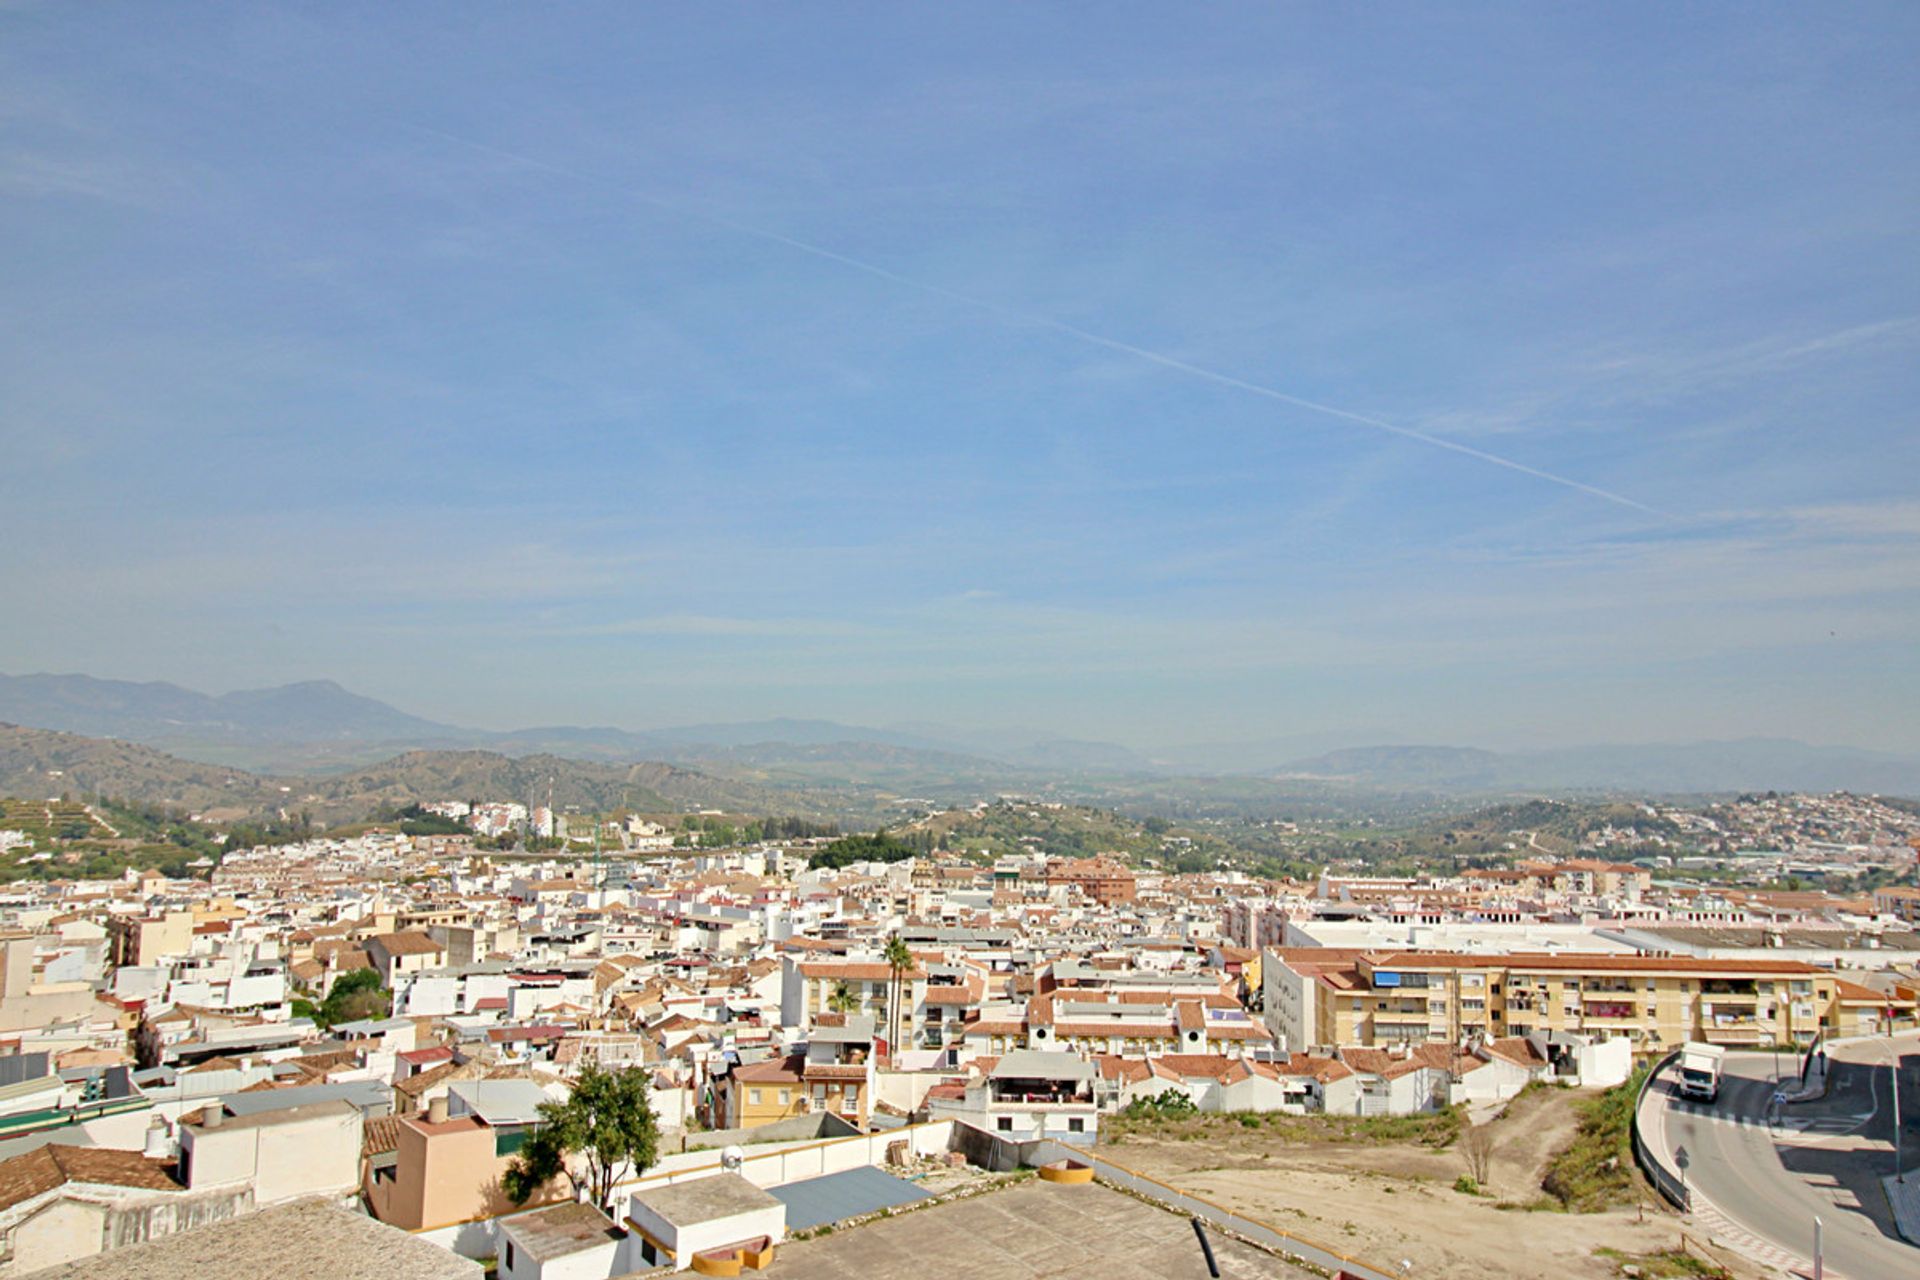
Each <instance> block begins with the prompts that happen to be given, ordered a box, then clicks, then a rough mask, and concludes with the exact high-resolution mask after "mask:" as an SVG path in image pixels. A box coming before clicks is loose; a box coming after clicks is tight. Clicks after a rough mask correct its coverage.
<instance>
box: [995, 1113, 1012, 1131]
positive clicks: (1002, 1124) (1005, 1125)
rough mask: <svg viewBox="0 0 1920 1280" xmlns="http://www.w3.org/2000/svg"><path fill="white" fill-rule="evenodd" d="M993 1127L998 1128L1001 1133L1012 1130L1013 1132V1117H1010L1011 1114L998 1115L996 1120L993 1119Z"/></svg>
mask: <svg viewBox="0 0 1920 1280" xmlns="http://www.w3.org/2000/svg"><path fill="white" fill-rule="evenodd" d="M994 1127H995V1128H997V1129H999V1130H1000V1132H1002V1133H1012V1132H1013V1117H1012V1116H1001V1117H1000V1118H999V1119H998V1120H997V1121H995V1122H994Z"/></svg>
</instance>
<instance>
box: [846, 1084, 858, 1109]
mask: <svg viewBox="0 0 1920 1280" xmlns="http://www.w3.org/2000/svg"><path fill="white" fill-rule="evenodd" d="M859 1105H860V1086H859V1085H857V1084H850V1085H848V1086H847V1106H848V1108H849V1109H851V1108H854V1107H857V1106H859Z"/></svg>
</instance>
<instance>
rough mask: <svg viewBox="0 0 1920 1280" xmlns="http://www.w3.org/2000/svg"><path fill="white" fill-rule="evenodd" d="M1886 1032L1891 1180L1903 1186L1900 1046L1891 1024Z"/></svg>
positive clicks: (1904, 1174) (1904, 1177)
mask: <svg viewBox="0 0 1920 1280" xmlns="http://www.w3.org/2000/svg"><path fill="white" fill-rule="evenodd" d="M1888 1026H1889V1030H1888V1031H1887V1045H1886V1048H1887V1065H1888V1066H1889V1067H1891V1068H1892V1069H1893V1180H1894V1181H1895V1182H1898V1183H1900V1184H1901V1185H1903V1186H1904V1185H1905V1184H1906V1181H1907V1171H1906V1170H1905V1169H1904V1168H1903V1167H1901V1160H1900V1046H1899V1045H1898V1044H1897V1043H1895V1042H1894V1038H1893V1031H1892V1030H1891V1026H1892V1024H1891V1023H1889V1024H1888Z"/></svg>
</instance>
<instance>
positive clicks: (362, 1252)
mask: <svg viewBox="0 0 1920 1280" xmlns="http://www.w3.org/2000/svg"><path fill="white" fill-rule="evenodd" d="M480 1274H481V1272H480V1264H479V1263H477V1262H470V1261H468V1260H467V1259H465V1258H462V1257H460V1256H459V1255H457V1254H454V1253H451V1252H449V1251H448V1250H446V1249H442V1248H441V1247H440V1246H439V1245H437V1244H431V1243H429V1242H428V1241H425V1240H416V1239H414V1238H413V1237H412V1236H410V1235H408V1234H407V1233H406V1232H404V1231H402V1230H400V1229H399V1228H398V1227H390V1226H388V1225H387V1224H386V1223H384V1222H379V1221H376V1220H375V1219H373V1218H369V1217H367V1216H366V1215H365V1214H364V1213H351V1212H349V1211H347V1210H345V1209H336V1208H334V1207H333V1206H331V1205H328V1204H325V1203H322V1202H321V1201H319V1200H299V1201H295V1202H294V1203H293V1204H286V1205H280V1206H278V1207H277V1208H273V1209H262V1210H260V1211H259V1212H258V1213H247V1214H242V1215H241V1216H239V1217H237V1218H232V1219H229V1220H227V1221H226V1222H216V1223H214V1224H212V1225H211V1226H205V1227H195V1228H193V1229H192V1230H190V1231H181V1232H178V1233H176V1234H174V1235H170V1236H163V1237H162V1238H160V1239H158V1240H154V1241H150V1242H148V1243H146V1244H138V1245H131V1246H129V1247H127V1248H125V1249H112V1250H109V1251H108V1252H106V1253H100V1254H95V1255H94V1256H93V1257H91V1258H82V1259H81V1260H79V1261H78V1262H69V1263H66V1264H65V1265H63V1266H58V1267H52V1268H49V1269H48V1270H45V1271H36V1272H35V1273H34V1277H35V1280H153V1277H155V1276H191V1277H193V1280H261V1278H262V1277H264V1276H271V1277H273V1280H480Z"/></svg>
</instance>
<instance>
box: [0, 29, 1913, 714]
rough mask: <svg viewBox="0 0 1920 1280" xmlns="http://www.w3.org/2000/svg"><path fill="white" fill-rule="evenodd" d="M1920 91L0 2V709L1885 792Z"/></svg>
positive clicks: (1787, 61) (1907, 655) (1257, 38)
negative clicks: (1649, 773) (827, 734)
mask: <svg viewBox="0 0 1920 1280" xmlns="http://www.w3.org/2000/svg"><path fill="white" fill-rule="evenodd" d="M1917 58H1920V10H1917V9H1915V8H1914V7H1913V6H1911V5H1884V6H1874V5H1854V6H1846V7H1845V8H1844V9H1839V10H1834V9H1824V10H1823V9H1817V8H1816V9H1808V8H1805V7H1804V6H1799V7H1796V6H1785V5H1779V6H1767V5H1760V6H1754V5H1730V4H1729V5H1723V6H1714V5H1703V6H1687V7H1684V8H1680V7H1675V6H1665V5H1661V6H1646V7H1633V6H1605V7H1592V8H1587V9H1577V8H1574V7H1570V6H1542V5H1531V4H1529V5H1517V6H1513V7H1507V8H1502V7H1499V6H1493V5H1475V6H1470V7H1468V8H1467V11H1466V12H1463V13H1461V14H1446V13H1442V12H1440V11H1439V10H1438V9H1437V8H1436V7H1434V6H1412V5H1408V6H1396V5H1384V6H1368V7H1365V8H1359V7H1341V8H1336V7H1332V6H1327V7H1315V8H1297V9H1290V8H1283V7H1278V6H1268V5H1250V6H1245V7H1235V6H1208V7H1205V8H1203V9H1194V8H1192V7H1188V6H1162V5H1151V6H1132V5H1124V4H1122V5H1116V4H1111V3H1103V4H1089V5H1051V6H1034V5H1018V6H1008V7H1004V8H1003V7H997V6H991V5H964V6H943V7H937V8H936V7H930V6H894V5H871V6H850V5H814V6H748V5H686V6H648V5H632V4H619V5H608V6H604V7H594V6H585V5H581V6H568V7H565V8H564V9H550V8H546V7H533V6H511V5H485V4H458V5H445V6H429V5H412V6H388V5H364V6H355V5H341V4H312V5H297V6H280V5H263V4H247V5H237V6H231V7H229V6H223V5H215V4H201V5H194V6H166V7H155V6H149V5H123V6H114V5H84V6H78V5H58V4H35V3H25V4H22V3H11V4H0V242H4V244H5V245H6V246H7V249H6V251H5V252H4V253H0V445H4V450H3V451H0V457H3V458H4V462H0V545H4V546H5V547H6V549H7V553H6V554H5V555H4V556H0V592H4V595H5V598H6V599H8V600H9V601H10V602H13V603H14V604H15V605H16V606H20V609H19V612H18V614H16V616H15V620H14V621H13V622H12V623H11V624H10V625H7V626H6V627H4V628H0V670H7V671H13V672H20V671H28V670H58V671H71V670H80V671H87V672H90V673H93V674H97V675H104V676H116V677H123V678H138V679H170V680H174V681H177V682H180V683H184V684H188V685H192V686H195V687H199V688H206V689H210V690H215V691H219V690H224V689H227V688H233V687H245V686H252V685H261V684H270V683H278V682H281V681H285V680H291V679H301V678H309V677H317V676H328V677H332V678H336V679H338V680H340V681H342V682H343V683H345V684H347V685H349V686H350V687H353V688H355V689H358V690H361V691H363V692H367V693H370V694H373V695H375V696H379V697H382V698H385V699H387V700H389V701H393V702H395V703H397V704H399V705H401V706H404V707H406V708H407V709H409V710H414V711H417V712H420V713H423V714H427V715H432V716H435V717H439V718H443V719H448V720H453V721H458V722H464V723H472V724H479V725H485V726H489V727H509V726H513V725H519V724H527V723H558V722H574V723H582V722H587V723H612V724H621V725H626V726H632V727H640V726H647V725H661V724H671V723H677V722H685V721H691V720H710V719H740V718H757V717H760V716H765V715H802V716H810V715H817V716H830V717H835V718H840V719H845V720H852V721H859V722H866V723H897V722H905V721H939V722H946V723H950V724H955V725H960V726H970V727H981V726H991V725H1005V724H1021V725H1035V726H1039V727H1042V728H1045V729H1047V730H1048V731H1051V732H1059V733H1063V734H1072V735H1079V736H1091V737H1102V738H1109V739H1114V740H1119V741H1124V742H1128V743H1133V744H1137V745H1146V746H1151V745H1152V744H1154V743H1156V742H1191V741H1218V740H1231V739H1234V738H1260V737H1274V736H1281V735H1287V734H1296V733H1310V732H1311V733H1318V732H1329V733H1336V734H1337V733H1343V732H1348V731H1353V732H1356V733H1362V734H1363V736H1372V735H1375V734H1388V735H1391V736H1392V737H1394V738H1398V739H1401V740H1422V741H1443V742H1460V743H1469V742H1470V743H1477V744H1482V745H1490V746H1515V745H1527V744H1553V743H1576V742H1593V741H1623V740H1624V741H1631V740H1656V739H1665V740H1683V739H1696V738H1709V737H1732V736H1745V735H1750V734H1768V735H1781V736H1797V737H1801V738H1805V739H1808V740H1811V741H1816V742H1850V743H1856V744H1860V745H1869V746H1878V747H1889V748H1897V749H1915V748H1920V715H1917V714H1916V712H1920V422H1916V412H1915V405H1916V393H1917V392H1920V236H1916V231H1920V226H1917V225H1916V224H1917V223H1920V78H1916V77H1915V76H1913V75H1912V67H1913V65H1914V64H1915V62H1916V59H1917ZM1315 406H1318V407H1315ZM1328 410H1333V411H1337V412H1329V411H1328ZM1342 415H1348V416H1342ZM1381 424H1385V425H1384V426H1383V425H1381ZM1387 428H1393V429H1394V430H1389V429H1387ZM1407 433H1413V434H1407ZM1419 436H1425V437H1431V439H1421V438H1418V437H1419ZM1449 446H1458V447H1457V448H1456V447H1449ZM1468 451H1471V452H1468ZM1509 464H1511V465H1509ZM1595 491H1598V492H1595Z"/></svg>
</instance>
